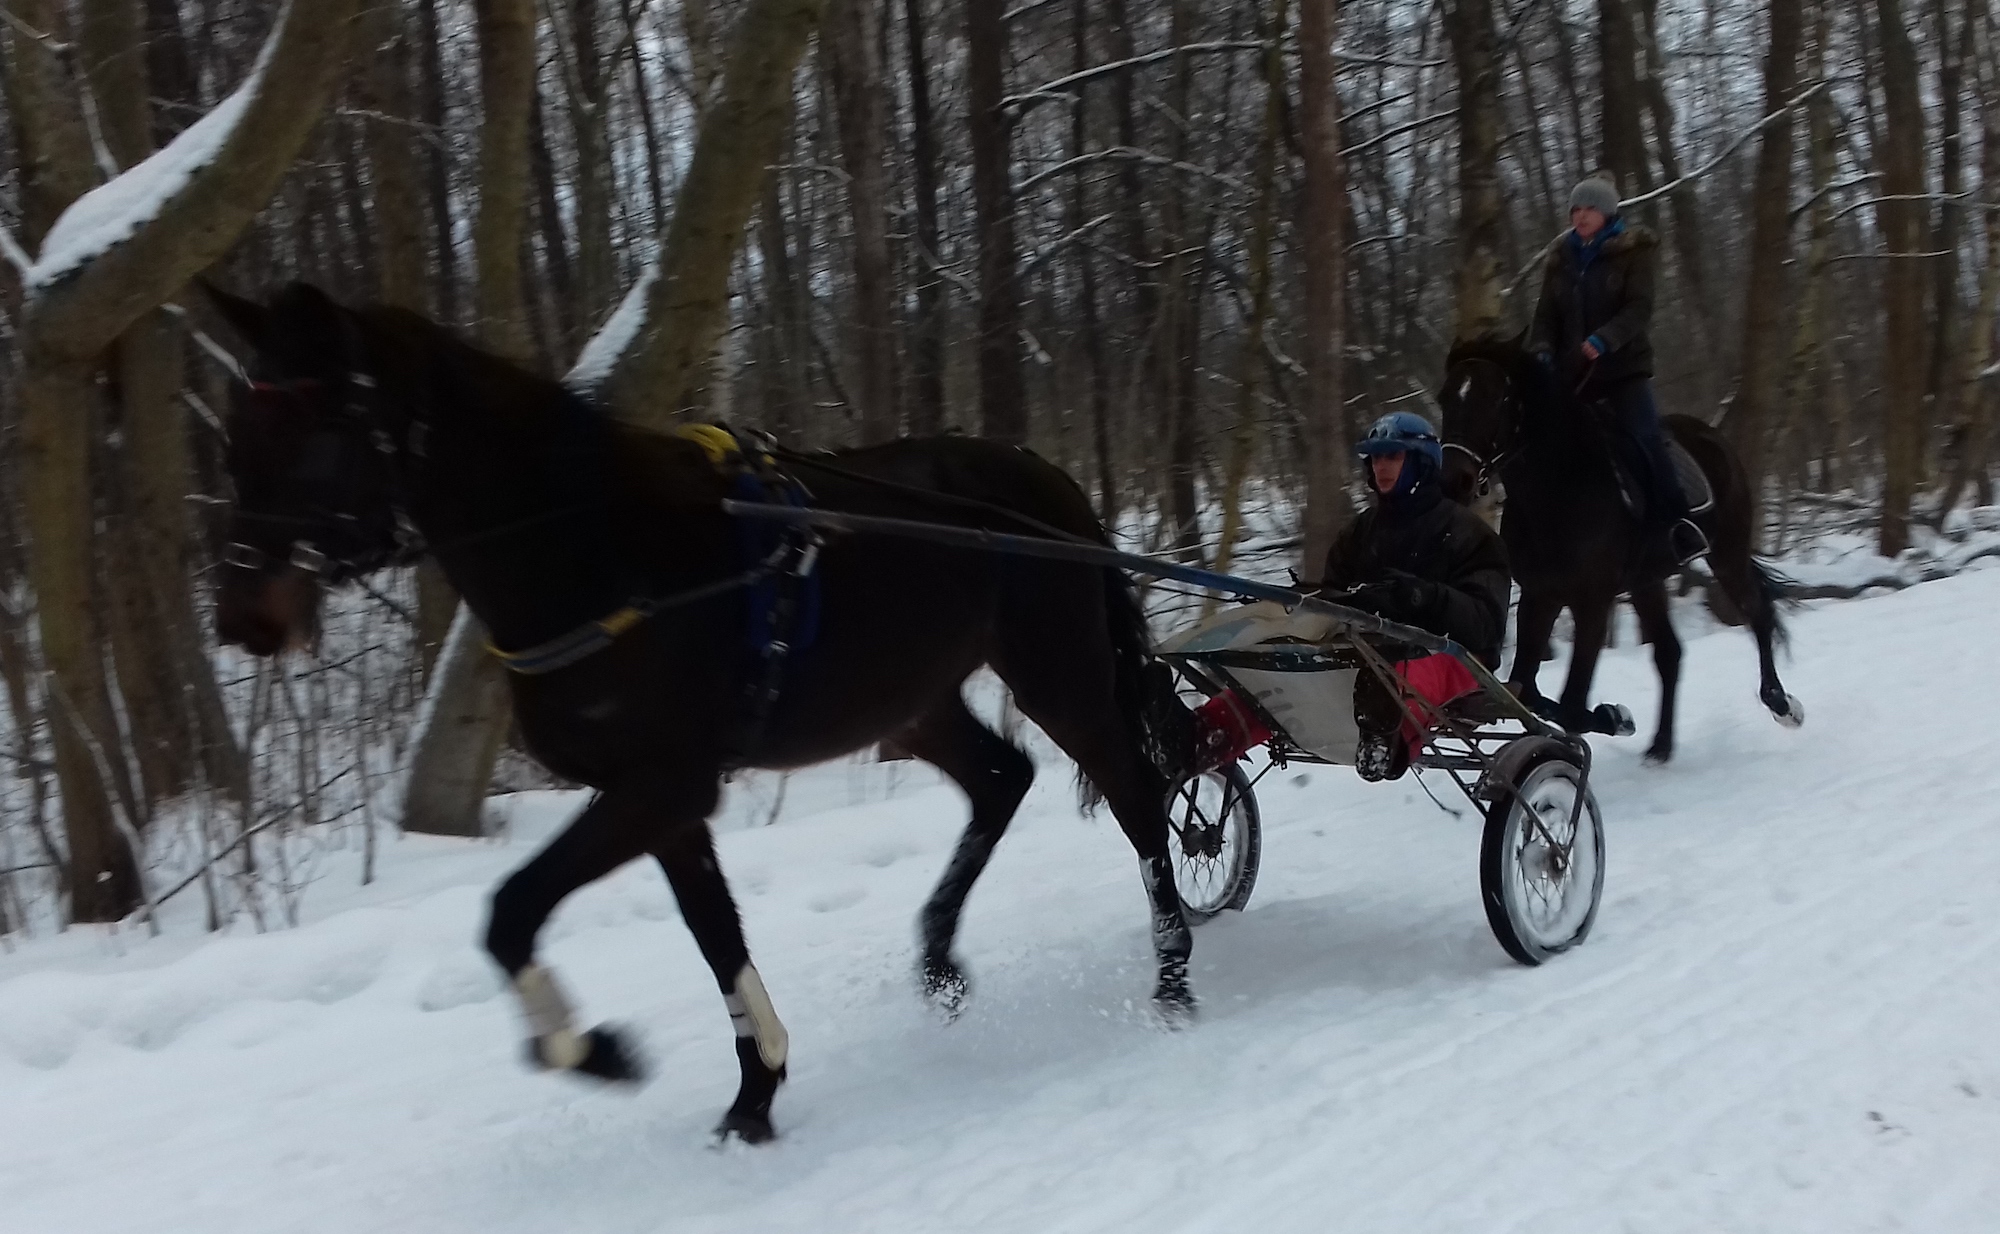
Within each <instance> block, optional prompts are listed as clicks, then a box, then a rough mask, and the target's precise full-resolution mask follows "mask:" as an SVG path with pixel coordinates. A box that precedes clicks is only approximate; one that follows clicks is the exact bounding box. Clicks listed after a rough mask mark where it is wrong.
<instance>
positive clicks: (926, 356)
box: [903, 0, 945, 437]
mask: <svg viewBox="0 0 2000 1234" xmlns="http://www.w3.org/2000/svg"><path fill="white" fill-rule="evenodd" d="M927 3H928V0H903V28H904V33H905V35H906V36H907V39H908V43H909V68H910V162H911V168H912V180H913V181H914V183H913V184H912V186H911V189H912V192H913V194H914V196H915V199H916V200H915V212H916V224H917V260H916V267H917V270H918V275H917V287H916V292H917V319H916V320H915V321H914V322H912V323H911V330H910V368H911V370H912V371H911V377H912V378H913V382H912V390H911V394H912V395H913V398H912V400H911V403H910V432H911V433H912V434H914V435H916V436H919V437H922V436H926V435H929V434H932V433H941V432H943V431H944V424H945V414H944V314H945V285H944V277H943V275H941V274H939V273H938V264H939V262H940V261H942V260H943V258H942V256H941V254H940V252H939V249H938V185H937V181H938V173H937V163H938V155H937V138H936V134H935V131H934V127H933V124H932V121H931V90H930V52H929V48H928V47H927V45H926V43H925V40H924V9H925V6H926V4H927Z"/></svg>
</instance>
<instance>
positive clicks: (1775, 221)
mask: <svg viewBox="0 0 2000 1234" xmlns="http://www.w3.org/2000/svg"><path fill="white" fill-rule="evenodd" d="M1799 5H1800V0H1771V3H1770V14H1771V44H1770V48H1769V50H1768V52H1767V53H1766V56H1765V59H1764V114H1766V115H1769V114H1770V113H1771V112H1773V111H1776V110H1778V109H1779V108H1781V107H1783V106H1785V104H1786V103H1787V102H1789V101H1790V99H1791V97H1792V95H1793V93H1795V92H1796V90H1797V89H1798V81H1799V37H1800V31H1801V15H1800V8H1799ZM1791 194H1792V116H1791V113H1790V112H1786V113H1785V114H1784V115H1783V116H1781V117H1779V118H1778V119H1777V120H1776V121H1774V122H1772V123H1771V124H1769V125H1767V126H1766V127H1765V129H1764V133H1763V136H1762V137H1761V138H1760V139H1759V146H1758V151H1757V188H1756V195H1755V197H1754V198H1753V199H1752V203H1751V223H1750V275H1749V289H1748V291H1747V292H1746V293H1745V295H1744V300H1743V356H1742V367H1741V370H1740V372H1741V376H1740V377H1739V378H1738V382H1737V388H1736V400H1735V402H1734V403H1732V404H1731V405H1730V408H1729V422H1728V425H1727V429H1728V433H1729V436H1730V439H1731V441H1732V442H1733V443H1734V444H1735V446H1736V451H1737V457H1739V458H1741V459H1742V460H1743V470H1744V473H1745V476H1746V478H1747V479H1748V480H1749V483H1750V500H1751V503H1752V506H1753V508H1754V509H1755V510H1756V511H1757V513H1758V521H1757V522H1756V523H1755V524H1753V525H1754V526H1755V527H1757V528H1760V529H1761V526H1762V522H1761V519H1762V512H1763V507H1764V473H1765V471H1766V466H1765V458H1766V456H1767V454H1768V449H1767V447H1768V444H1769V440H1770V436H1771V427H1772V425H1771V420H1772V416H1773V413H1774V412H1775V411H1776V410H1777V408H1778V393H1779V391H1778V382H1779V378H1780V376H1781V375H1782V373H1783V370H1784V360H1785V350H1784V346H1783V343H1782V338H1783V332H1784V324H1785V322H1784V317H1785V264H1786V260H1787V258H1788V257H1789V256H1790V253H1791V243H1790V240H1791V230H1792V229H1791V218H1790V212H1791ZM1757 539H1758V540H1759V541H1761V539H1762V534H1761V530H1760V531H1759V532H1758V534H1757Z"/></svg>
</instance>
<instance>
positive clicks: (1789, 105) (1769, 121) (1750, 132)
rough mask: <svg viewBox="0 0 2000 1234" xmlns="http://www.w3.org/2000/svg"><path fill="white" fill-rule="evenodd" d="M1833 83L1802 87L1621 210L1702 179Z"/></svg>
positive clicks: (1629, 200) (1624, 203) (1628, 200)
mask: <svg viewBox="0 0 2000 1234" xmlns="http://www.w3.org/2000/svg"><path fill="white" fill-rule="evenodd" d="M1832 85H1833V80H1832V79H1831V78H1828V79H1827V80H1824V81H1820V82H1817V83H1815V84H1813V85H1811V86H1808V87H1806V88H1805V89H1804V90H1801V91H1800V92H1799V93H1798V94H1796V95H1794V96H1793V97H1792V98H1791V99H1790V100H1788V101H1787V102H1786V103H1785V105H1784V106H1783V107H1780V108H1778V109H1777V110H1775V111H1773V112H1772V113H1771V114H1770V115H1768V116H1765V117H1764V118H1763V119H1762V120H1759V121H1758V122H1757V123H1756V124H1754V125H1751V126H1750V127H1749V128H1747V129H1744V130H1743V131H1742V132H1741V133H1738V134H1737V135H1736V139H1735V140H1734V141H1732V142H1730V143H1729V144H1728V145H1726V146H1724V147H1723V148H1722V150H1721V152H1720V153H1718V154H1717V155H1716V156H1715V157H1714V158H1712V159H1710V160H1708V162H1706V163H1703V164H1702V165H1701V166H1699V167H1697V168H1695V169H1694V170H1693V171H1691V172H1689V173H1687V174H1686V175H1684V176H1682V177H1680V178H1679V179H1678V180H1671V181H1668V182H1667V183H1665V184H1662V185H1661V186H1660V187H1659V188H1656V189H1654V190H1653V191H1652V192H1650V193H1641V194H1640V195H1639V196H1637V197H1628V198H1626V199H1625V200H1624V201H1621V202H1619V203H1618V208H1619V209H1621V210H1629V209H1631V208H1632V207H1633V206H1643V205H1645V204H1646V203H1647V202H1649V201H1658V200H1659V199H1660V198H1662V197H1665V196H1667V195H1668V194H1669V193H1671V192H1673V191H1674V190H1675V189H1677V188H1680V187H1681V186H1682V185H1684V184H1691V183H1693V182H1694V181H1696V180H1699V179H1701V178H1702V177H1703V176H1705V175H1707V174H1708V173H1709V172H1711V171H1714V170H1715V169H1716V168H1718V167H1720V166H1722V165H1723V164H1724V163H1726V162H1728V161H1729V157H1730V156H1731V155H1733V154H1735V153H1736V152H1737V151H1738V150H1740V149H1742V147H1743V143H1744V142H1746V141H1749V140H1750V139H1751V138H1752V137H1755V136H1756V135H1757V134H1759V133H1761V132H1763V131H1764V130H1765V129H1767V128H1770V127H1771V126H1772V125H1773V124H1776V123H1777V122H1778V121H1779V120H1780V119H1781V118H1782V117H1784V116H1785V115H1786V114H1787V113H1788V112H1790V111H1792V110H1793V109H1794V108H1797V107H1799V106H1801V105H1803V104H1804V103H1805V102H1806V101H1807V100H1809V99H1811V98H1812V96H1813V95H1815V94H1818V93H1819V92H1820V91H1822V90H1825V89H1828V88H1829V87H1831V86H1832Z"/></svg>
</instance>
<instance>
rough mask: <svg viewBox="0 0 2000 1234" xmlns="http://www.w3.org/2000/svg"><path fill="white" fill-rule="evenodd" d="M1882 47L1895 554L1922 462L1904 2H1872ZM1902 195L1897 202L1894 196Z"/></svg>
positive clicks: (1884, 548)
mask: <svg viewBox="0 0 2000 1234" xmlns="http://www.w3.org/2000/svg"><path fill="white" fill-rule="evenodd" d="M1875 12H1876V18H1877V22H1878V25H1879V36H1880V39H1881V47H1882V70H1881V72H1882V95H1883V103H1884V108H1883V111H1884V118H1885V123H1884V125H1883V129H1882V135H1881V140H1880V143H1879V144H1878V145H1877V146H1876V148H1875V151H1874V162H1875V167H1876V168H1877V169H1878V170H1879V171H1880V172H1881V174H1882V181H1881V189H1882V195H1883V197H1884V198H1887V199H1889V200H1884V201H1883V202H1881V203H1880V204H1879V205H1877V206H1876V208H1875V217H1876V220H1877V225H1878V226H1879V227H1880V228H1881V230H1882V240H1883V249H1884V251H1885V252H1886V253H1887V254H1888V257H1887V260H1885V261H1884V262H1883V267H1884V268H1883V271H1882V320H1883V328H1882V525H1881V532H1880V537H1879V551H1880V552H1881V554H1882V555H1883V556H1884V557H1895V556H1897V555H1898V554H1900V553H1901V552H1902V551H1903V550H1904V549H1905V548H1907V547H1909V543H1910V499H1911V497H1912V495H1913V494H1914V493H1915V491H1916V486H1917V482H1918V479H1919V472H1920V471H1921V469H1922V466H1923V408H1924V380H1923V378H1924V373H1923V370H1924V361H1925V357H1926V354H1927V350H1928V349H1927V348H1926V347H1925V345H1924V344H1925V339H1924V305H1923V296H1924V270H1923V267H1922V266H1921V265H1920V264H1919V263H1918V262H1917V261H1916V260H1915V259H1913V258H1912V257H1910V256H1903V257H1900V258H1899V257H1898V256H1896V255H1897V254H1906V255H1907V254H1915V253H1919V252H1921V251H1923V242H1924V236H1923V219H1924V210H1923V206H1922V205H1921V204H1920V203H1919V202H1917V201H1914V200H1911V199H1913V198H1915V197H1917V196H1918V195H1920V194H1921V193H1923V191H1924V112H1923V103H1922V100H1921V99H1920V98H1919V97H1918V78H1917V56H1916V52H1915V50H1914V49H1913V48H1912V47H1911V46H1910V35H1909V31H1907V30H1905V29H1904V28H1903V13H1902V4H1901V2H1900V0H1875ZM1899 198H1900V199H1901V200H1896V199H1899Z"/></svg>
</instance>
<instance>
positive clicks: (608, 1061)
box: [486, 793, 646, 1080]
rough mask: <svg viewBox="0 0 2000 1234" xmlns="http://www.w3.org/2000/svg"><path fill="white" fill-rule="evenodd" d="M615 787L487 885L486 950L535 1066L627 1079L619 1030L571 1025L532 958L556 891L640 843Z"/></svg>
mask: <svg viewBox="0 0 2000 1234" xmlns="http://www.w3.org/2000/svg"><path fill="white" fill-rule="evenodd" d="M630 806H631V803H630V801H629V800H627V799H626V797H624V796H623V795H622V794H619V793H602V794H599V795H598V797H597V798H596V799H595V800H593V801H592V802H591V803H590V804H589V805H588V806H585V807H584V810H583V813H581V814H579V815H578V816H577V817H576V819H575V821H573V822H571V823H570V825H569V826H568V827H567V828H565V829H564V830H563V832H562V834H560V835H558V836H557V837H556V838H555V839H553V840H551V841H550V842H549V844H548V847H546V848H544V849H543V850H542V851H541V852H540V853H537V854H536V855H535V856H534V857H533V858H532V859H531V860H530V861H529V862H528V864H526V865H524V866H522V867H521V868H520V869H519V870H516V871H515V872H514V873H513V874H512V875H511V876H509V877H508V879H507V881H506V882H504V883H502V884H500V889H499V890H498V891H496V892H494V893H493V906H492V912H491V916H490V917H489V918H488V922H487V927H486V950H487V951H488V952H489V953H491V954H492V956H493V958H494V959H495V960H496V961H498V962H499V964H500V967H501V968H503V969H505V970H506V972H507V976H508V978H509V979H510V980H511V981H512V982H513V985H514V993H515V996H516V997H517V998H518V999H519V1000H520V1004H521V1010H522V1013H523V1015H524V1016H525V1018H526V1019H527V1022H528V1038H529V1040H528V1056H529V1059H530V1061H532V1062H533V1063H535V1064H536V1065H537V1066H541V1067H547V1068H552V1069H556V1070H565V1071H577V1072H581V1073H583V1074H585V1075H592V1076H596V1077H598V1078H600V1079H606V1080H634V1079H638V1078H639V1073H638V1068H637V1065H636V1063H635V1060H634V1059H633V1058H632V1057H631V1054H630V1052H629V1051H628V1050H627V1049H626V1048H625V1046H624V1044H623V1042H622V1041H621V1040H620V1039H619V1037H618V1035H617V1034H616V1033H614V1032H612V1031H610V1030H608V1029H604V1028H596V1029H592V1030H591V1031H589V1032H587V1033H579V1032H577V1031H576V1025H575V1023H574V1019H573V1017H574V1012H573V1011H572V1010H571V1008H570V1005H569V1000H568V999H567V998H566V997H564V995H563V992H562V988H561V986H560V985H558V984H557V982H556V979H555V974H554V973H552V972H551V971H550V970H548V969H547V968H544V967H543V966H541V965H539V964H537V963H535V935H536V934H537V933H539V932H540V931H541V928H542V924H543V923H544V922H546V921H547V920H548V919H549V914H550V913H552V912H554V911H555V908H556V905H558V904H560V903H562V901H563V897H565V896H567V895H568V894H569V893H570V892H572V891H575V890H576V889H577V888H579V887H581V886H583V885H585V884H586V883H591V882H595V881H596V880H597V879H600V878H602V877H604V876H605V875H606V874H609V873H610V872H611V871H613V870H615V869H617V868H618V867H619V866H621V865H624V864H625V863H626V862H627V861H630V860H631V859H632V858H634V857H637V856H638V855H639V854H640V853H642V852H644V851H645V848H646V840H645V836H644V834H643V832H644V828H643V826H642V825H641V822H640V820H639V819H638V818H637V817H636V816H635V814H634V812H633V811H632V810H631V808H630Z"/></svg>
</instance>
